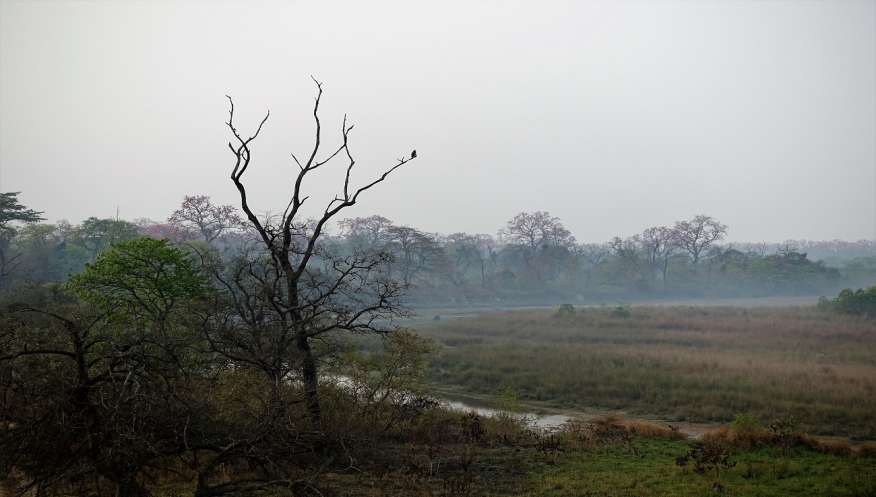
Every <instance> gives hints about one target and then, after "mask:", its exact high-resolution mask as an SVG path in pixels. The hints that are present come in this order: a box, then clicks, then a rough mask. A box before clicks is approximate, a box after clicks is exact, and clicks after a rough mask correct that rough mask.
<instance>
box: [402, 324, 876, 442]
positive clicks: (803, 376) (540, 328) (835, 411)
mask: <svg viewBox="0 0 876 497" xmlns="http://www.w3.org/2000/svg"><path fill="white" fill-rule="evenodd" d="M419 331H420V332H421V333H422V334H425V335H427V336H430V337H433V338H435V339H436V340H437V341H438V342H439V343H443V344H444V345H445V347H443V349H442V350H441V351H440V353H439V354H438V355H437V356H436V358H435V359H434V361H433V364H432V378H433V380H435V381H437V382H440V383H445V384H455V385H460V386H462V387H464V388H466V389H469V390H471V391H475V392H482V393H490V392H495V391H496V389H497V388H500V387H510V388H513V389H514V390H516V391H517V392H519V394H520V395H521V397H522V398H523V399H528V400H538V401H544V402H548V403H552V404H556V405H560V406H565V407H606V408H613V409H623V410H627V411H629V412H631V413H637V414H654V415H660V416H662V417H665V418H667V419H673V420H692V421H721V422H729V421H730V420H732V419H733V418H734V417H735V415H737V414H739V413H750V414H752V415H754V416H756V417H758V418H760V419H762V420H764V421H768V420H769V419H772V418H773V417H787V416H793V417H794V418H796V419H798V420H799V422H800V426H801V429H803V430H805V431H808V432H814V433H819V434H835V435H844V436H853V437H861V438H871V439H872V438H876V322H874V321H872V320H866V319H861V318H854V317H847V316H837V315H832V314H825V313H821V312H818V311H817V310H816V309H814V308H803V307H800V308H756V309H742V308H727V307H714V308H703V307H634V308H632V312H631V313H630V315H629V317H623V313H616V312H613V311H612V309H611V308H588V309H585V310H583V311H582V310H580V309H579V310H578V311H577V312H576V313H575V314H574V315H572V316H564V317H560V316H559V315H557V314H556V313H555V312H554V311H550V310H537V311H534V310H527V311H510V312H497V313H491V314H484V315H482V316H479V317H476V318H470V319H456V320H447V321H436V322H432V323H425V324H424V325H422V326H420V327H419Z"/></svg>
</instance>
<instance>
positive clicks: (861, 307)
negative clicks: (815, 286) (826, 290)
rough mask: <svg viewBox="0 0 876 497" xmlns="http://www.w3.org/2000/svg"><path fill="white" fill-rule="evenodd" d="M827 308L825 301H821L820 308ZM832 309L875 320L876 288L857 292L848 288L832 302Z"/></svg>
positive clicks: (861, 289)
mask: <svg viewBox="0 0 876 497" xmlns="http://www.w3.org/2000/svg"><path fill="white" fill-rule="evenodd" d="M825 307H827V305H826V304H825V303H824V302H823V301H819V308H822V309H824V308H825ZM830 308H832V309H833V310H834V311H836V312H841V313H843V314H854V315H858V316H866V317H868V318H874V317H876V286H871V287H870V288H866V289H863V288H859V289H857V290H852V289H851V288H846V289H845V290H843V291H841V292H840V293H839V295H837V297H836V298H835V299H833V301H831V303H830Z"/></svg>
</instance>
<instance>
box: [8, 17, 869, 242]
mask: <svg viewBox="0 0 876 497" xmlns="http://www.w3.org/2000/svg"><path fill="white" fill-rule="evenodd" d="M338 8H339V5H334V4H333V5H328V6H325V5H312V4H299V3H295V4H278V3H277V4H274V3H265V4H260V5H259V6H257V7H254V8H243V7H240V6H235V5H231V4H221V5H213V4H205V3H199V2H191V3H185V4H182V3H154V4H141V3H115V4H109V3H104V2H94V3H61V2H30V3H28V2H17V1H3V2H0V191H21V192H23V193H22V194H21V199H22V200H23V201H24V202H25V203H26V204H27V205H29V206H32V207H33V208H35V209H37V210H40V211H44V212H45V217H47V218H48V219H49V220H50V221H56V220H59V219H67V220H69V221H71V222H74V223H76V222H79V221H80V220H82V219H85V218H87V217H90V216H97V217H115V216H116V213H117V209H118V213H119V215H120V216H121V217H122V218H125V219H137V218H150V219H153V220H156V221H160V220H164V219H166V218H167V216H168V215H169V214H170V213H171V212H172V211H173V210H174V209H175V208H176V207H177V206H178V205H179V202H180V201H181V200H182V198H183V196H184V195H187V194H188V195H198V194H203V195H209V196H211V197H212V198H213V199H214V200H215V201H216V202H219V203H230V204H234V205H237V202H236V191H235V189H234V186H233V185H232V184H231V181H230V180H229V179H228V174H229V172H230V170H231V167H232V165H233V160H232V159H233V157H232V156H230V154H229V153H228V150H227V147H226V143H227V141H228V139H229V136H228V132H227V129H226V128H225V126H224V122H225V120H226V118H227V110H228V109H227V101H226V100H225V97H224V95H225V94H229V95H231V96H232V97H234V99H235V104H236V106H237V110H238V112H239V113H240V122H241V125H240V126H241V129H242V130H244V131H248V130H249V129H251V128H252V127H254V126H255V125H256V124H257V121H258V120H259V119H260V118H261V116H262V115H263V113H264V112H265V111H266V110H268V109H270V110H271V118H270V119H269V121H268V122H267V124H266V126H265V130H264V133H263V136H262V137H260V139H259V142H258V143H256V145H255V147H254V160H253V166H252V170H251V173H249V174H250V181H251V182H252V190H253V198H254V201H253V207H254V208H255V209H256V210H258V211H260V212H264V211H275V212H276V211H279V210H282V207H283V203H284V199H285V198H286V196H287V194H288V189H289V187H290V181H291V178H292V173H293V171H294V168H295V165H294V163H293V162H292V160H291V158H290V156H289V154H290V153H292V152H295V153H304V151H305V150H307V149H308V147H309V146H310V143H311V140H312V122H311V121H310V106H311V105H312V99H313V97H314V95H315V89H314V87H313V83H312V81H311V80H310V75H311V74H312V75H313V76H315V77H317V78H318V79H320V80H321V81H322V82H323V83H324V85H325V95H324V100H323V101H324V115H323V125H324V129H325V134H324V141H325V142H326V144H327V146H331V145H333V144H337V143H338V140H339V133H338V129H339V127H340V123H341V119H342V117H343V115H344V113H345V112H346V113H347V114H348V115H349V117H350V119H351V121H352V122H353V123H354V124H356V129H355V130H354V132H353V133H352V135H351V147H352V149H353V151H354V152H355V153H356V154H357V159H358V164H359V165H361V167H362V169H361V171H358V172H357V175H356V176H354V180H356V181H359V182H364V181H366V180H367V179H369V178H371V177H372V176H373V175H374V174H376V173H377V172H378V171H380V170H381V169H383V168H385V167H386V166H388V165H391V164H392V163H393V162H394V161H395V159H396V158H397V157H400V156H403V155H405V154H408V153H409V152H410V149H411V148H416V149H417V150H418V152H419V154H420V158H419V159H418V161H417V163H416V164H414V165H413V166H412V167H410V168H408V169H406V170H404V171H400V173H399V174H398V175H397V176H395V177H394V179H393V181H392V182H391V183H389V184H387V185H384V186H383V187H382V188H381V189H380V191H379V192H370V193H371V194H370V195H368V196H366V197H364V199H363V203H364V205H362V206H357V207H356V208H354V209H351V210H350V213H349V216H367V215H372V214H380V215H382V216H385V217H387V218H389V219H392V220H393V221H394V222H396V223H397V224H404V225H411V226H415V227H417V228H420V229H423V230H425V231H428V232H437V233H444V234H448V233H453V232H459V231H465V232H470V233H488V234H495V233H496V231H497V230H498V229H499V228H501V227H502V226H503V225H504V224H505V223H506V222H507V220H508V219H510V218H511V217H513V216H514V215H515V214H517V213H518V212H521V211H536V210H544V211H549V212H550V213H551V214H552V215H554V216H557V217H559V218H561V219H562V221H563V223H564V224H565V225H566V226H567V227H568V228H569V230H570V231H571V232H572V233H573V234H574V235H575V236H576V237H577V239H578V240H579V241H588V242H598V241H605V240H608V239H609V238H611V237H613V236H616V235H619V236H627V235H629V234H634V233H638V232H641V231H642V230H643V229H644V228H646V227H648V226H654V225H671V224H672V223H673V222H675V221H676V220H681V219H688V218H690V217H693V216H694V215H696V214H701V213H702V214H707V215H710V216H714V217H715V218H716V219H719V220H720V221H721V222H723V223H725V224H727V225H728V226H729V233H728V239H727V240H728V241H729V242H759V241H769V242H782V241H784V240H800V239H809V240H832V239H844V240H859V239H870V240H872V239H876V91H874V88H876V3H873V2H868V1H843V2H805V3H804V2H787V3H772V2H770V3H765V2H743V1H740V2H718V1H715V2H701V3H697V4H692V3H687V2H670V1H665V2H653V3H640V2H616V3H607V2H586V3H583V4H576V3H564V2H557V3H552V4H550V5H549V7H547V8H537V7H535V6H534V5H528V4H526V3H514V4H501V5H500V4H498V3H495V4H493V3H489V4H478V5H465V4H461V3H457V4H454V3H451V4H442V6H441V7H438V6H431V7H419V8H416V9H415V8H413V7H409V6H407V5H406V4H403V3H378V4H372V5H369V6H362V5H353V6H351V5H343V8H342V9H341V12H343V13H345V14H346V15H343V16H335V15H333V14H334V11H335V10H337V9H338ZM338 173H339V171H338V170H336V169H335V170H332V171H331V172H326V173H324V174H322V175H321V176H318V177H317V180H316V181H314V182H313V183H312V184H309V185H308V188H309V189H310V191H312V192H313V193H312V196H313V197H314V200H313V202H314V203H313V206H312V207H313V208H315V207H316V205H317V204H320V203H322V205H324V202H327V201H328V200H330V199H331V198H332V196H333V194H334V193H335V188H334V185H335V184H336V183H335V180H336V179H337V174H338ZM83 191H88V192H89V193H88V195H82V194H80V192H83ZM72 198H76V201H75V202H71V201H70V199H72Z"/></svg>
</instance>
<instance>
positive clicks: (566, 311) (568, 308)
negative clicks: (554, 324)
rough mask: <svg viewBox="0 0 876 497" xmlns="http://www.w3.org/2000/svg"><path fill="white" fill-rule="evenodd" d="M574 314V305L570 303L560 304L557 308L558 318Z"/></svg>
mask: <svg viewBox="0 0 876 497" xmlns="http://www.w3.org/2000/svg"><path fill="white" fill-rule="evenodd" d="M574 315H575V306H573V305H572V304H561V305H560V308H559V309H557V317H558V318H569V317H572V316H574Z"/></svg>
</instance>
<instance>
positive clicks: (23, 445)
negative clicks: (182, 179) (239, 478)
mask: <svg viewBox="0 0 876 497" xmlns="http://www.w3.org/2000/svg"><path fill="white" fill-rule="evenodd" d="M22 290H23V291H21V292H18V293H17V294H16V296H15V298H16V301H17V303H16V304H14V305H12V306H10V307H9V308H8V309H7V310H6V312H3V313H0V343H2V344H3V347H2V350H0V392H2V393H3V395H0V419H3V420H4V421H6V422H7V423H8V426H7V428H8V429H5V430H2V431H0V473H2V472H3V470H4V469H9V468H13V467H14V468H17V469H18V470H20V471H23V472H24V473H25V475H26V476H27V479H28V480H27V481H26V482H25V487H24V489H23V490H24V491H28V490H29V489H35V490H36V494H42V490H43V489H49V488H50V487H52V486H56V488H58V489H64V490H66V488H69V486H71V485H77V484H79V485H82V484H83V482H89V483H88V484H89V485H92V483H91V482H95V483H93V485H95V486H96V487H97V488H100V486H101V483H100V481H104V482H109V484H111V485H112V486H113V487H114V489H115V494H116V495H117V496H119V497H145V496H146V495H149V493H148V491H147V490H146V489H145V487H144V485H143V476H144V473H143V472H144V471H145V469H146V468H147V467H149V468H153V469H157V470H161V469H162V468H168V469H170V467H171V466H172V465H173V464H176V463H175V462H173V460H174V458H177V457H182V456H183V455H184V454H186V453H190V451H191V447H192V446H193V445H194V446H203V445H204V444H205V443H206V442H205V441H204V440H205V437H206V436H207V435H205V433H207V432H210V430H211V429H213V428H212V424H211V423H210V422H208V421H207V420H208V416H210V415H211V414H209V395H206V394H205V393H204V392H205V391H211V389H210V388H209V387H208V385H210V380H211V377H210V375H209V372H210V371H214V370H216V368H211V367H209V365H210V363H209V361H210V359H211V357H212V356H210V355H206V354H201V353H200V352H199V350H201V349H202V347H199V345H200V343H199V342H198V337H199V336H200V335H199V334H198V329H197V327H196V326H194V325H193V323H192V322H190V321H189V316H190V315H191V314H192V313H191V312H190V311H191V310H192V309H193V308H194V305H195V304H196V303H197V302H198V300H199V299H200V297H201V296H203V295H204V294H205V292H206V287H205V279H204V277H203V276H202V275H201V274H200V273H199V272H198V271H197V269H196V268H195V267H194V265H193V264H192V261H191V260H190V259H189V257H188V255H187V254H186V253H185V252H183V251H182V250H180V249H179V248H176V247H174V246H172V245H170V244H169V243H168V242H166V241H164V240H154V239H150V238H138V239H134V240H129V241H126V242H121V243H118V244H116V245H114V246H113V247H112V248H110V249H109V250H107V251H106V252H104V253H102V254H101V255H100V256H99V257H98V258H97V259H96V260H95V261H94V262H93V263H92V264H89V265H88V266H87V267H86V269H85V270H84V271H83V272H82V273H81V274H77V275H75V276H73V277H72V278H71V279H70V281H69V282H68V283H67V284H66V285H65V286H63V287H60V286H45V285H43V286H37V287H35V288H32V289H30V293H28V291H24V290H25V289H22ZM76 297H79V298H76ZM205 389H206V390H205ZM168 461H171V462H168ZM93 490H94V489H93ZM62 491H63V490H62ZM80 493H81V494H86V493H84V492H80ZM98 493H99V494H103V493H102V492H98ZM91 494H92V493H87V495H91Z"/></svg>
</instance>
